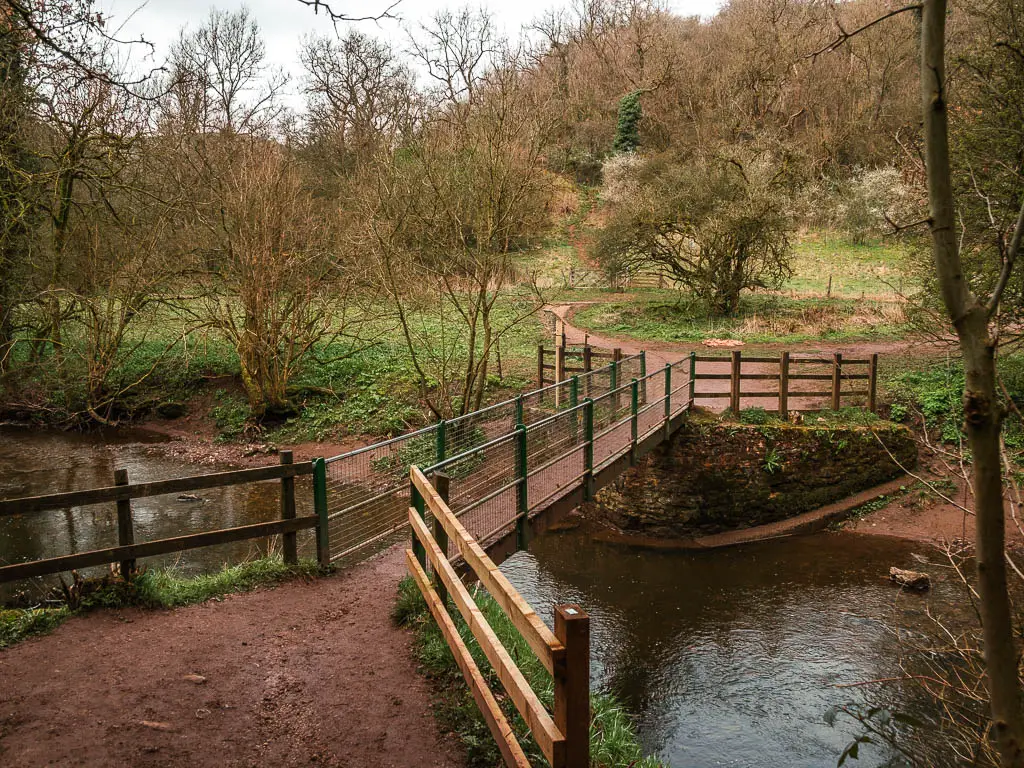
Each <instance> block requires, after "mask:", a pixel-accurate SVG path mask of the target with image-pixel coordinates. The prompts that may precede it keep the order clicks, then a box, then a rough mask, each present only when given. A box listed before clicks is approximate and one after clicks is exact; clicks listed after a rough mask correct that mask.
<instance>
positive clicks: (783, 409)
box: [779, 352, 789, 419]
mask: <svg viewBox="0 0 1024 768" xmlns="http://www.w3.org/2000/svg"><path fill="white" fill-rule="evenodd" d="M779 416H781V417H782V418H783V419H788V418H789V352H780V353H779Z"/></svg>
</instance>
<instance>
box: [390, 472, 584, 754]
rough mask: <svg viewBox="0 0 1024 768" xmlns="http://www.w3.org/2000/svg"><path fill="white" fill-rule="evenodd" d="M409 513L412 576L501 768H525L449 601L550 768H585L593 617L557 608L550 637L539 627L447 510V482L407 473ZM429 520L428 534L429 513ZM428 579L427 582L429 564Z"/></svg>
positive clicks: (530, 611) (571, 607)
mask: <svg viewBox="0 0 1024 768" xmlns="http://www.w3.org/2000/svg"><path fill="white" fill-rule="evenodd" d="M410 474H411V481H412V500H413V506H412V507H410V508H409V524H410V525H411V527H412V532H413V548H412V549H408V550H406V561H407V564H408V568H409V572H410V573H411V574H412V576H413V578H414V579H415V581H416V584H417V586H418V587H419V589H420V592H421V593H422V594H423V597H424V599H425V600H426V602H427V606H428V608H429V609H430V612H431V614H432V615H433V616H434V619H435V620H436V621H437V624H438V626H439V627H440V628H441V632H442V633H443V634H444V637H445V640H446V641H447V642H448V646H449V647H450V648H451V650H452V654H453V655H454V656H455V660H456V662H457V663H458V665H459V668H460V669H461V670H462V674H463V676H464V677H465V679H466V682H467V683H468V685H469V688H470V690H471V691H472V693H473V698H474V699H475V700H476V703H477V706H478V707H479V708H480V711H481V712H482V713H483V716H484V719H485V720H486V721H487V725H488V727H489V728H490V731H491V733H492V734H493V736H494V740H495V741H496V742H497V743H498V747H499V749H500V750H501V754H502V756H503V757H504V760H505V764H506V765H508V766H517V767H518V768H526V767H527V766H529V765H530V763H529V761H528V760H527V758H526V755H525V754H524V752H523V749H522V747H521V746H520V744H519V742H518V740H517V739H516V736H515V733H514V732H513V731H512V728H511V726H510V725H509V723H508V720H507V719H506V717H505V715H504V713H503V712H502V710H501V708H500V706H499V705H498V702H497V700H496V699H495V697H494V694H493V693H492V692H491V690H490V687H489V686H488V685H487V682H486V681H485V679H484V677H483V675H482V674H481V673H480V669H479V667H477V665H476V662H475V661H474V660H473V657H472V655H471V654H470V652H469V649H468V648H467V647H466V644H465V643H464V642H463V640H462V637H461V636H460V635H459V631H458V628H457V627H456V626H455V623H454V622H453V621H452V617H451V615H450V614H449V612H448V602H449V597H450V599H451V602H453V603H454V604H455V607H456V608H457V609H458V611H459V613H460V614H461V615H462V618H463V619H465V621H466V624H467V625H468V626H469V629H470V631H471V632H472V633H473V637H475V638H476V640H477V642H478V643H479V644H480V648H481V649H482V650H483V652H484V655H485V656H486V658H487V660H488V662H490V664H491V666H492V667H493V668H494V671H495V673H496V674H497V676H498V680H499V681H500V682H501V685H502V687H503V688H504V689H505V691H506V693H507V694H508V697H509V699H510V700H511V701H512V703H513V704H514V705H515V708H516V709H517V710H518V711H519V714H521V715H522V717H523V720H524V721H525V722H526V723H527V725H528V726H529V728H530V732H531V734H532V735H533V738H534V739H535V740H536V742H537V745H538V746H539V747H540V750H541V752H542V753H543V754H544V757H545V758H546V759H547V761H548V763H549V764H550V765H551V767H552V768H589V765H590V617H589V616H588V615H587V614H586V613H585V612H584V611H583V610H582V609H580V607H579V606H577V605H559V606H557V607H556V608H555V622H554V626H555V630H554V632H552V631H551V630H550V629H548V627H547V625H545V624H544V622H543V621H541V619H540V617H539V616H537V614H536V613H535V612H534V610H533V609H532V608H531V607H530V605H529V604H528V603H527V602H526V600H524V599H523V597H522V596H521V595H520V594H519V593H518V592H517V591H516V589H515V588H514V587H513V586H512V585H511V584H510V583H509V581H508V579H507V578H505V575H504V574H503V573H502V572H501V571H500V570H499V569H498V567H497V566H496V565H495V564H494V562H493V561H492V560H491V559H490V557H488V556H487V554H486V553H485V552H484V550H483V548H482V547H481V546H480V544H479V543H478V542H477V541H476V539H474V538H473V537H472V536H471V535H470V533H469V532H468V531H467V530H466V529H465V528H464V527H463V526H462V524H461V523H460V522H459V520H458V518H456V516H455V514H453V513H452V511H451V509H450V508H449V506H448V501H447V497H448V485H449V481H448V477H447V476H446V475H443V474H435V475H434V476H433V484H432V483H431V481H429V480H427V478H426V477H425V476H424V475H423V473H422V472H421V471H420V470H419V468H417V467H415V466H414V467H412V468H411V469H410ZM427 512H429V513H430V517H431V518H432V519H433V531H431V530H430V528H428V525H427V522H426V513H427ZM449 543H451V544H454V549H455V552H456V553H457V555H458V556H460V557H461V558H462V560H463V562H464V563H465V565H466V566H467V567H468V568H469V569H471V570H472V572H473V573H474V574H475V575H476V577H477V578H478V579H479V580H480V583H481V584H482V585H483V587H484V588H485V589H486V590H487V591H488V593H490V595H491V596H492V597H493V598H494V599H495V601H496V602H497V603H498V605H499V606H501V609H502V610H503V611H504V612H505V614H506V615H507V616H508V618H509V619H510V620H511V622H512V624H513V625H514V626H515V627H516V629H517V630H519V633H520V634H521V635H522V636H523V639H524V640H525V641H526V642H527V643H528V644H529V646H530V648H531V649H532V650H533V652H534V653H535V654H536V655H537V658H538V659H539V660H540V662H541V663H542V664H543V665H544V667H545V669H547V671H548V672H550V673H551V675H552V678H553V680H554V693H555V696H554V707H553V711H552V712H548V710H547V708H546V707H545V706H544V705H543V704H542V703H541V701H540V699H539V698H538V696H537V694H536V692H535V691H534V690H533V689H532V688H531V687H530V685H529V683H528V682H527V680H526V678H525V677H524V676H523V673H522V672H521V671H520V670H519V668H518V667H517V666H516V663H515V661H514V660H513V659H512V657H511V656H510V655H509V653H508V651H507V650H506V649H505V647H504V646H503V645H502V644H501V642H500V640H498V638H497V636H496V635H495V634H494V630H493V629H492V628H491V626H490V625H489V624H488V623H487V620H486V619H485V618H484V616H483V613H482V612H481V611H480V609H479V607H478V606H477V604H476V602H475V601H474V600H473V596H472V595H471V594H470V592H469V590H468V589H467V588H466V586H465V584H463V583H462V580H461V579H460V578H459V575H458V573H457V572H456V570H455V568H454V567H453V565H452V563H451V562H450V561H449V559H448V555H447V553H448V548H449ZM428 563H429V564H430V568H431V570H432V572H433V578H432V579H431V578H430V577H428V575H427V564H428Z"/></svg>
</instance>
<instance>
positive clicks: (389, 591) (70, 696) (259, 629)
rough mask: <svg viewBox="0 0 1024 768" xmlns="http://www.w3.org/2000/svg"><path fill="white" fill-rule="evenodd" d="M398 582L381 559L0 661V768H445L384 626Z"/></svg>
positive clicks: (394, 636) (38, 642) (97, 620)
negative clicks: (311, 767) (319, 767)
mask: <svg viewBox="0 0 1024 768" xmlns="http://www.w3.org/2000/svg"><path fill="white" fill-rule="evenodd" d="M401 573H402V560H401V555H400V553H399V552H398V551H397V550H394V549H393V550H390V551H389V552H387V553H386V554H385V555H383V556H382V557H380V558H377V559H375V560H372V561H370V562H367V563H364V564H362V565H360V566H357V567H355V568H353V569H352V570H350V571H348V572H346V573H342V574H339V575H336V576H332V577H327V578H323V579H319V580H316V581H313V582H309V583H306V582H302V581H295V582H291V583H287V584H284V585H281V586H279V587H277V588H276V589H273V590H265V591H258V592H252V593H248V594H244V595H236V596H231V597H228V598H225V599H224V600H223V601H222V602H209V603H206V604H203V605H196V606H190V607H187V608H181V609H177V610H174V611H143V610H135V609H132V610H121V611H100V612H97V613H94V614H91V615H89V616H86V617H84V618H78V619H73V620H71V621H69V622H68V623H67V624H65V625H64V626H62V627H60V628H59V629H58V630H57V631H56V632H54V633H53V634H51V635H49V636H46V637H41V638H37V639H33V640H29V641H27V642H23V643H21V644H19V645H16V646H14V647H12V648H9V649H7V650H4V651H0V681H2V685H0V765H3V766H12V768H13V767H14V766H18V767H19V768H20V766H42V765H54V766H70V765H86V766H190V768H197V767H199V766H258V765H259V766H262V765H275V766H298V765H303V766H306V765H323V766H345V768H360V767H361V766H367V768H369V767H370V766H373V767H374V768H376V767H377V766H396V767H397V766H402V768H405V767H406V766H413V765H415V766H424V767H436V768H442V767H448V766H460V765H462V764H463V758H462V754H461V748H460V747H459V746H457V745H456V744H455V742H454V741H452V740H450V739H446V738H442V737H440V736H439V735H438V730H437V725H436V723H435V721H434V718H433V715H432V714H431V710H430V692H429V687H428V683H427V682H426V680H424V678H423V677H422V676H420V675H418V674H417V673H416V670H415V664H414V662H413V660H412V653H411V652H410V650H409V643H410V637H409V635H408V634H407V633H406V632H404V631H403V630H401V629H398V628H395V627H394V626H392V624H391V622H390V619H389V618H388V612H389V611H390V609H391V605H392V602H393V597H394V594H395V585H396V584H397V582H398V580H399V578H400V577H401ZM189 675H199V676H201V678H205V680H202V679H200V678H194V679H192V680H190V679H188V678H187V677H186V676H189Z"/></svg>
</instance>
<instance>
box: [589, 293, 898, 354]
mask: <svg viewBox="0 0 1024 768" xmlns="http://www.w3.org/2000/svg"><path fill="white" fill-rule="evenodd" d="M575 323H576V325H578V326H580V327H582V328H586V329H587V330H589V331H592V332H594V333H607V334H611V335H615V336H629V337H631V338H634V339H637V340H640V341H648V340H650V341H668V342H701V341H704V340H705V339H709V338H723V339H739V340H741V341H744V342H747V343H753V344H769V343H775V342H779V343H790V344H793V343H799V342H804V341H819V340H845V339H889V338H898V337H900V336H903V335H905V334H906V333H907V331H908V328H907V325H906V319H905V317H904V313H903V307H902V305H900V304H898V303H892V302H885V301H859V300H854V299H792V298H787V297H784V296H774V295H764V294H761V295H747V296H744V297H743V298H742V299H741V301H740V308H739V311H738V312H737V313H736V315H734V316H732V317H708V316H707V313H706V312H705V310H704V308H703V307H702V306H701V305H700V304H698V303H696V302H690V301H687V300H686V298H685V296H682V295H680V294H677V293H674V292H671V291H647V292H645V293H644V294H640V295H637V296H635V297H631V298H630V299H629V300H626V301H611V302H605V303H599V304H593V305H590V306H587V307H583V308H582V309H580V310H579V311H578V312H577V313H576V315H575Z"/></svg>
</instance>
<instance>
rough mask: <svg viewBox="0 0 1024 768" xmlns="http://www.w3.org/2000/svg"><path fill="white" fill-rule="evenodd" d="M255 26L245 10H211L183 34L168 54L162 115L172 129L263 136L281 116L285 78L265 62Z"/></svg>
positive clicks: (260, 40)
mask: <svg viewBox="0 0 1024 768" xmlns="http://www.w3.org/2000/svg"><path fill="white" fill-rule="evenodd" d="M266 56H267V49H266V44H265V43H264V42H263V38H262V36H261V35H260V31H259V26H258V25H257V24H256V20H255V19H254V18H253V17H252V15H251V14H250V13H249V11H248V10H247V9H246V8H244V7H243V8H241V9H239V10H237V11H219V10H216V9H213V10H211V11H210V15H209V16H208V17H207V18H206V20H205V21H204V23H203V25H202V26H200V27H199V28H198V29H196V30H194V31H191V32H190V31H188V30H184V29H183V30H182V31H181V34H180V35H179V37H178V41H177V42H176V43H175V44H174V46H173V48H172V49H171V55H170V61H169V62H168V67H167V68H168V71H169V75H168V77H169V82H168V84H167V86H166V91H167V96H166V97H165V98H166V101H167V103H166V105H165V115H166V116H169V117H171V118H172V119H173V120H174V121H175V125H176V130H179V131H184V132H189V133H201V132H206V131H223V132H228V133H252V134H257V133H259V134H262V133H266V132H267V130H268V129H269V128H271V127H272V126H273V124H274V123H275V121H276V120H277V119H278V118H279V117H280V116H281V113H282V106H281V104H280V101H279V99H278V96H279V95H280V92H281V90H282V89H283V88H284V86H285V84H286V83H287V77H286V76H285V75H284V73H282V72H279V71H272V70H270V69H269V68H268V67H267V63H266Z"/></svg>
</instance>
